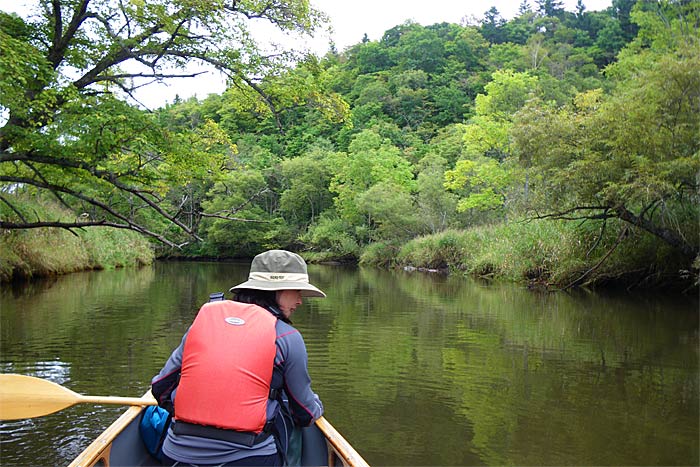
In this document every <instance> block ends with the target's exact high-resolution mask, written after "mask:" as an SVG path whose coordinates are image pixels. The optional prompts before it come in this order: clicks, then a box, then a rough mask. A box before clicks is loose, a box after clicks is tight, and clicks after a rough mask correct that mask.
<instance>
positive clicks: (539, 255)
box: [360, 220, 700, 293]
mask: <svg viewBox="0 0 700 467" xmlns="http://www.w3.org/2000/svg"><path fill="white" fill-rule="evenodd" d="M360 263H361V264H367V265H378V266H389V267H400V268H404V269H406V270H413V269H414V268H415V269H422V270H443V271H449V272H451V273H462V274H467V275H470V276H474V277H479V278H487V279H497V280H506V281H510V282H516V283H525V284H527V285H528V286H530V287H536V288H543V289H547V290H552V289H568V288H572V287H624V288H627V289H630V290H632V289H640V288H657V289H666V290H671V291H680V292H685V293H690V292H692V291H693V290H697V287H698V270H699V269H700V257H696V258H694V259H689V258H686V257H683V255H681V254H679V253H678V252H677V251H676V250H674V249H672V248H670V247H669V246H668V244H666V243H664V242H662V241H660V240H659V239H657V238H656V237H654V236H652V235H650V234H648V233H646V232H643V231H641V230H639V229H634V228H632V227H629V226H628V225H625V224H623V223H621V222H614V221H613V222H609V223H608V226H607V228H606V229H604V230H602V231H601V229H600V227H599V226H598V227H595V228H594V227H593V226H588V225H586V224H583V225H581V224H576V223H573V222H566V221H554V220H532V221H527V222H512V223H507V224H506V223H504V224H497V225H491V226H483V227H477V228H474V229H470V230H460V231H457V230H448V231H444V232H440V233H438V234H434V235H427V236H424V237H419V238H416V239H413V240H410V241H408V242H406V243H405V244H402V245H390V244H374V245H370V246H369V247H368V248H367V249H366V250H365V252H364V253H363V255H362V257H361V258H360Z"/></svg>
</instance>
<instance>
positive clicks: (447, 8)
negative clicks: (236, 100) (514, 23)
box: [0, 0, 612, 109]
mask: <svg viewBox="0 0 700 467" xmlns="http://www.w3.org/2000/svg"><path fill="white" fill-rule="evenodd" d="M529 2H530V5H531V7H533V9H534V6H535V0H529ZM576 2H577V0H563V5H564V9H566V10H568V11H575V10H576ZM29 3H31V2H30V1H28V0H19V1H14V2H10V1H8V0H1V1H0V9H2V10H4V11H15V12H17V13H18V14H20V15H21V14H22V12H21V9H22V6H23V5H26V4H29ZM520 3H521V0H485V1H479V0H462V1H460V0H427V1H426V0H350V1H347V0H311V4H312V5H313V6H315V7H316V8H317V9H319V10H321V11H323V12H325V13H326V14H327V15H328V16H329V17H330V22H331V26H332V28H333V33H332V35H331V36H330V38H329V37H328V35H323V34H321V35H319V36H317V37H316V38H315V39H314V40H313V41H312V42H309V43H308V46H309V47H310V48H311V49H312V50H313V51H314V52H316V53H317V54H318V55H323V54H325V52H326V51H327V50H328V44H329V39H332V40H333V42H334V43H335V46H336V49H337V50H339V51H342V50H344V49H345V48H346V47H349V46H351V45H354V44H357V43H358V42H360V41H361V40H362V38H363V36H364V35H365V34H367V37H368V38H369V39H370V40H372V41H376V40H379V39H381V37H382V36H383V35H384V32H385V31H386V30H388V29H391V28H393V27H394V26H397V25H399V24H403V23H404V22H405V21H406V20H412V21H414V22H416V23H419V24H421V25H423V26H428V25H431V24H435V23H442V22H447V23H456V24H463V23H464V22H465V20H467V21H469V20H470V19H472V21H469V22H470V23H472V22H473V19H475V18H476V19H478V18H482V17H483V16H484V13H485V12H486V11H487V10H489V9H490V8H491V7H492V6H495V7H496V8H497V9H498V11H499V13H500V14H501V16H502V17H503V18H506V19H510V18H512V17H514V16H515V15H516V14H517V11H518V7H519V6H520ZM583 3H584V5H585V6H586V10H588V11H597V10H603V9H605V8H607V7H609V6H610V5H611V4H612V0H583ZM25 8H26V7H25ZM224 89H225V80H224V78H223V77H222V76H221V75H220V73H218V72H216V71H210V72H207V73H206V74H204V75H200V76H198V77H197V78H192V79H184V78H183V79H174V80H170V81H169V82H168V83H167V84H151V85H149V86H147V87H145V88H143V89H142V90H141V91H140V92H138V95H137V97H138V99H139V102H140V103H141V104H142V105H144V106H145V107H147V108H151V109H155V108H158V107H161V106H163V105H165V104H166V103H168V102H172V101H173V99H174V98H175V96H176V95H178V96H180V98H182V99H186V98H188V97H191V96H197V97H198V98H200V99H203V98H205V97H207V95H209V94H212V93H215V94H220V93H221V92H223V91H224Z"/></svg>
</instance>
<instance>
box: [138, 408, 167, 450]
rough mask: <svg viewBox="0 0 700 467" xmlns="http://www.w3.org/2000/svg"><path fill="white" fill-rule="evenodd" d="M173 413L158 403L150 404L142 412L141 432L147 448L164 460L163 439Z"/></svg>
mask: <svg viewBox="0 0 700 467" xmlns="http://www.w3.org/2000/svg"><path fill="white" fill-rule="evenodd" d="M171 417H172V415H170V413H169V412H168V411H167V410H165V409H163V408H161V407H158V406H157V405H149V406H148V407H146V408H145V409H144V410H143V413H142V414H141V421H140V422H139V432H140V433H141V439H142V440H143V444H144V445H145V446H146V449H147V450H148V452H149V453H150V454H151V456H153V457H155V458H156V459H158V460H159V461H160V460H163V450H162V447H163V441H164V440H165V435H166V434H168V426H169V425H170V419H171Z"/></svg>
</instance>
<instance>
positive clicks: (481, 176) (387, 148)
mask: <svg viewBox="0 0 700 467" xmlns="http://www.w3.org/2000/svg"><path fill="white" fill-rule="evenodd" d="M584 3H585V2H584V1H582V0H579V1H578V4H577V7H576V11H573V12H572V11H566V10H565V9H564V8H563V6H562V3H561V2H559V1H557V0H534V1H533V2H532V4H531V3H530V2H528V0H523V2H522V3H521V5H520V8H519V11H518V14H517V15H516V16H515V17H514V18H512V19H505V18H503V17H502V16H501V14H500V13H499V11H498V10H497V9H496V8H494V7H491V8H489V9H488V10H487V11H485V12H484V14H483V17H482V18H480V19H478V20H476V21H462V22H461V23H459V24H458V23H440V24H433V25H428V26H423V25H420V24H417V23H414V22H410V21H407V22H405V23H403V24H399V25H396V26H395V27H393V28H391V29H389V30H387V31H386V32H385V33H384V35H383V37H382V38H381V39H380V40H378V41H372V40H369V39H368V38H367V37H366V36H365V38H364V39H363V40H362V41H361V42H360V43H357V44H355V45H352V46H351V47H348V48H347V49H345V50H337V48H336V47H335V45H334V44H333V43H330V44H329V48H328V52H327V53H326V54H325V55H323V56H317V55H315V54H313V53H309V52H308V51H304V50H294V49H291V48H281V47H277V48H273V50H270V49H266V48H265V46H264V45H263V44H260V43H258V42H256V40H255V39H254V35H252V34H251V33H250V32H251V27H253V24H254V21H260V20H262V21H266V22H268V23H270V24H272V25H273V26H274V27H275V28H278V29H279V30H281V31H286V32H288V33H289V34H299V35H305V34H310V33H312V32H314V31H316V30H318V29H319V28H322V27H323V26H324V25H325V24H326V22H327V18H326V17H325V16H324V14H323V12H321V11H317V10H315V9H314V8H313V7H312V6H311V5H310V4H309V3H308V1H305V0H288V1H281V0H268V1H264V2H257V1H237V2H198V1H195V0H168V1H166V0H156V1H147V2H144V1H143V0H131V1H129V2H115V1H110V0H54V1H53V2H48V1H36V2H35V5H34V8H35V9H34V13H33V14H32V15H31V16H27V17H26V18H24V17H20V16H18V15H16V14H10V13H5V12H0V124H1V125H2V127H0V233H1V235H0V242H2V245H3V249H5V250H6V251H5V252H4V253H0V259H2V260H4V262H5V263H6V266H5V268H6V270H5V272H4V276H5V277H11V276H12V269H13V268H16V266H12V262H13V261H15V263H17V262H21V260H20V259H19V258H20V256H21V253H20V250H22V245H23V244H24V243H23V242H26V241H27V239H28V238H31V237H33V236H37V235H39V232H46V231H51V232H53V231H60V232H63V233H64V234H65V235H67V236H69V237H71V236H75V237H80V236H83V235H85V232H89V231H92V230H95V229H98V230H115V229H116V230H119V231H132V232H135V235H137V236H139V237H143V238H146V239H148V242H149V243H150V244H151V248H152V249H153V251H154V252H155V255H156V256H158V257H163V258H165V257H186V258H245V257H250V256H252V255H254V254H257V253H259V252H260V251H262V250H265V249H269V248H285V249H290V250H293V251H297V252H300V253H301V254H302V255H304V256H305V257H306V258H307V259H308V260H310V261H347V262H359V263H361V264H367V265H379V266H384V267H404V268H406V269H413V268H419V269H429V270H449V271H453V272H458V271H459V272H465V273H468V274H472V275H475V276H479V277H485V278H503V279H507V280H513V281H524V282H527V283H529V284H531V285H544V286H546V287H550V286H552V287H557V288H569V287H574V286H581V285H605V284H613V285H619V284H621V285H624V286H626V287H629V288H633V287H637V288H641V287H647V286H659V287H670V288H677V289H680V290H685V291H688V290H693V289H695V290H697V285H698V270H700V212H699V210H700V117H699V115H700V41H699V39H700V3H699V2H697V1H693V0H639V1H636V2H635V1H632V0H613V1H612V5H611V6H610V7H609V8H607V9H605V10H602V11H588V10H587V9H586V6H585V4H584ZM195 62H196V63H200V64H206V65H208V66H211V67H214V68H216V69H217V70H219V71H221V72H223V73H225V74H226V76H227V83H228V87H227V89H226V91H225V92H223V93H222V94H210V95H209V96H208V97H206V98H204V99H197V98H190V99H180V98H176V99H175V100H174V101H173V102H170V103H167V104H166V105H164V106H163V107H161V108H158V109H147V108H145V107H144V106H143V105H141V104H140V103H139V102H138V101H137V100H136V99H135V97H134V96H135V91H136V90H137V89H139V88H141V87H144V86H148V85H149V84H150V83H153V82H155V81H160V80H163V79H177V77H181V76H191V75H192V72H191V71H190V70H189V69H188V68H187V65H189V64H192V63H195ZM42 235H44V234H42ZM119 238H122V237H119ZM119 242H120V243H123V241H122V240H120V241H119ZM139 261H144V260H139ZM0 262H3V261H0ZM0 269H2V268H1V267H0ZM0 272H2V271H0ZM0 275H3V274H0ZM25 275H26V274H25Z"/></svg>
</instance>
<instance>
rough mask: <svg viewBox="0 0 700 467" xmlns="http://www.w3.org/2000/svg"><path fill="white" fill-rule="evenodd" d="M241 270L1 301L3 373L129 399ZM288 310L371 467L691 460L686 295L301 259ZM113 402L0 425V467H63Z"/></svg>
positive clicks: (38, 291) (697, 457) (691, 320)
mask: <svg viewBox="0 0 700 467" xmlns="http://www.w3.org/2000/svg"><path fill="white" fill-rule="evenodd" d="M247 270H248V264H247V263H191V262H169V263H162V262H158V263H156V264H154V265H153V266H149V267H145V268H141V269H120V270H115V271H96V272H85V273H76V274H71V275H68V276H64V277H59V278H54V279H50V280H42V281H36V282H31V283H28V284H23V285H9V284H3V285H2V290H1V292H0V337H1V341H0V372H3V373H21V374H27V375H32V376H38V377H42V378H46V379H49V380H51V381H54V382H56V383H59V384H62V385H64V386H66V387H69V388H70V389H72V390H73V391H76V392H78V393H81V394H85V395H98V396H105V395H117V396H140V395H142V394H143V393H144V392H145V391H146V390H147V389H148V387H149V382H150V379H151V377H152V376H153V375H154V374H156V373H157V372H158V370H159V369H160V367H161V366H162V364H163V363H164V361H165V360H166V359H167V357H168V355H169V354H170V352H171V351H172V349H173V348H175V347H176V346H177V345H178V343H179V342H180V339H181V337H182V334H183V332H184V331H185V330H186V329H187V327H188V326H189V324H190V323H191V321H192V319H193V318H194V316H195V313H196V311H197V309H198V308H199V306H200V305H201V304H202V303H203V302H204V301H206V300H207V297H208V295H209V293H210V292H215V291H225V290H228V288H229V287H230V286H231V285H234V284H236V283H239V282H242V281H243V280H245V279H246V276H247ZM309 273H310V275H311V280H312V282H313V283H314V284H316V285H318V286H319V287H320V288H321V289H322V290H324V291H325V292H326V293H327V294H328V297H327V298H326V299H308V300H306V301H305V303H304V305H303V306H302V307H300V308H299V309H298V310H297V313H296V314H295V315H294V316H293V318H292V319H293V321H294V324H295V326H296V327H297V328H298V329H299V330H300V331H301V332H302V334H303V336H304V339H305V341H306V344H307V348H308V352H309V371H310V373H311V377H312V380H313V386H314V389H315V391H316V392H317V393H318V394H319V395H320V397H321V399H322V400H323V402H324V405H325V408H326V414H325V415H326V418H327V419H328V420H329V421H330V422H331V423H332V424H333V425H334V426H335V427H336V428H337V429H338V430H339V431H340V432H341V433H342V434H343V435H344V436H345V438H346V439H348V440H349V441H350V442H351V443H352V444H353V446H354V447H355V448H356V449H357V450H358V451H359V452H360V453H361V454H362V455H363V457H365V459H366V460H367V461H368V462H369V463H370V464H372V465H374V466H385V465H426V466H428V465H430V466H434V465H441V466H467V465H469V466H472V465H488V466H495V465H499V466H500V465H546V466H554V465H557V466H568V465H590V466H593V465H595V466H608V465H610V466H612V465H616V466H622V465H630V466H632V465H646V466H662V465H664V466H665V465H699V464H700V454H699V444H700V441H699V439H700V434H699V425H700V418H699V413H700V412H699V410H700V408H699V403H698V399H699V388H698V385H699V374H700V371H699V367H698V356H699V353H700V350H699V349H700V346H699V328H698V325H699V323H698V317H699V314H698V300H697V299H695V298H693V297H687V296H675V297H674V296H663V295H658V294H652V293H648V294H640V293H635V294H629V293H625V292H617V293H594V292H586V291H576V292H573V293H562V292H559V293H549V294H547V293H538V292H532V291H528V290H527V289H525V288H523V287H520V286H517V285H512V284H494V283H482V282H476V281H473V280H471V279H467V278H463V277H458V276H442V275H430V274H423V273H415V272H414V273H409V272H404V271H385V270H377V269H365V268H346V267H335V266H318V265H311V266H310V267H309ZM122 410H123V408H121V407H108V406H97V405H91V404H79V405H76V406H74V407H72V408H69V409H65V410H63V411H61V412H58V413H56V414H53V415H49V416H45V417H41V418H36V419H28V420H20V421H5V422H0V465H2V466H14V465H38V466H41V465H46V466H62V465H67V464H68V463H69V462H70V461H71V460H72V459H73V458H74V457H75V456H76V455H77V454H78V453H79V452H80V451H81V450H82V449H84V448H85V447H86V446H87V445H88V444H89V443H90V441H91V440H92V439H93V438H95V437H96V436H97V435H98V434H99V433H100V432H101V431H102V430H103V429H104V428H105V427H106V426H108V425H109V424H110V423H111V422H112V421H113V420H114V419H115V418H116V417H117V415H118V414H119V413H120V412H121V411H122Z"/></svg>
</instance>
